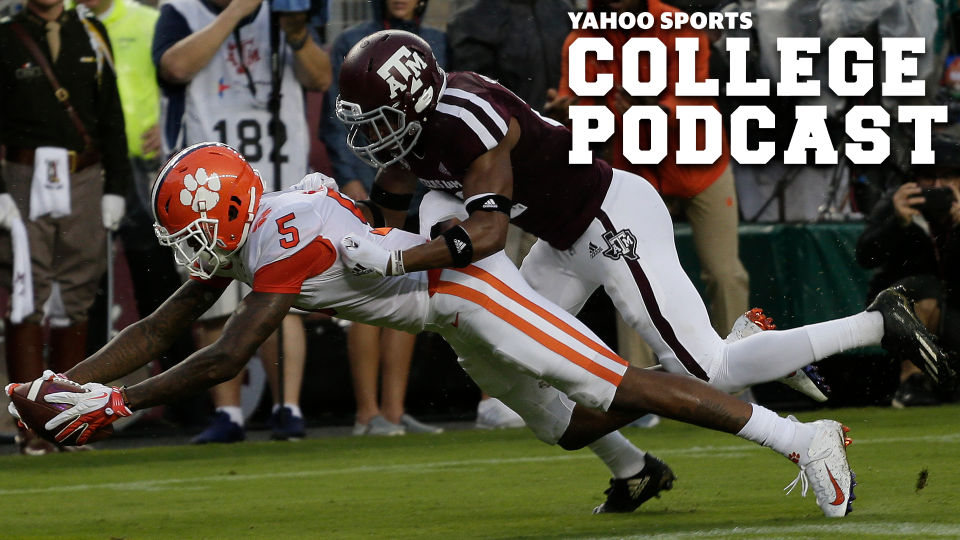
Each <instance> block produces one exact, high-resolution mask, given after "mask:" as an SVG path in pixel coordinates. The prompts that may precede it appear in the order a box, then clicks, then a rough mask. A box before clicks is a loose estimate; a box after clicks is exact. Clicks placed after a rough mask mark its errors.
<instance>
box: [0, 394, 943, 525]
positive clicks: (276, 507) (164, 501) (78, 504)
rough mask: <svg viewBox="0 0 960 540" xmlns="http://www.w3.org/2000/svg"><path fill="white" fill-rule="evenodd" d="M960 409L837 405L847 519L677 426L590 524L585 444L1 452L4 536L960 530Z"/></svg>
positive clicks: (369, 442)
mask: <svg viewBox="0 0 960 540" xmlns="http://www.w3.org/2000/svg"><path fill="white" fill-rule="evenodd" d="M958 413H960V408H958V407H956V406H951V407H940V408H929V409H912V410H905V411H896V410H891V409H842V410H835V411H829V413H828V415H829V416H831V417H833V418H835V419H837V420H840V421H842V422H844V423H845V424H847V425H848V426H850V427H851V428H852V432H851V436H852V437H853V438H854V444H853V446H851V447H850V448H849V454H850V460H851V464H852V465H853V469H854V470H855V471H856V473H857V480H858V481H859V483H860V485H859V486H858V487H857V490H856V493H857V496H858V499H857V501H856V502H855V503H854V512H853V513H852V514H851V515H850V516H848V517H847V518H844V519H833V520H828V519H826V518H824V517H823V516H822V514H821V513H820V510H819V508H818V507H817V505H816V500H815V498H814V496H813V493H812V490H811V492H810V493H809V494H808V496H807V498H806V499H803V498H801V497H800V494H799V488H798V489H797V491H795V492H794V493H793V494H792V495H790V496H788V497H787V496H784V495H783V492H782V491H781V489H782V488H783V487H784V486H786V485H787V484H788V483H789V482H790V481H791V480H793V478H794V476H795V474H796V471H797V469H796V468H795V467H794V466H793V465H792V464H791V463H789V462H788V461H786V460H785V459H784V458H782V457H780V456H778V455H776V454H774V453H773V452H772V451H770V450H766V449H762V448H760V447H757V446H755V445H753V444H751V443H747V442H744V441H742V440H740V439H737V438H735V437H732V436H729V435H723V434H718V433H713V432H709V431H706V430H703V429H699V428H694V427H689V426H685V425H682V424H679V423H676V422H670V421H665V422H664V423H663V424H661V425H660V426H659V427H657V428H655V429H652V430H643V431H641V430H637V429H630V430H628V431H627V435H628V436H629V437H631V438H632V439H633V440H634V441H636V442H637V443H638V444H640V446H641V447H643V448H646V449H649V450H651V451H652V452H653V453H654V454H656V455H657V456H659V457H661V458H663V459H664V460H666V461H667V462H669V463H670V464H671V466H672V467H673V469H674V471H675V472H676V473H677V475H678V476H679V480H678V481H677V484H676V487H675V488H674V490H673V491H671V492H669V493H667V494H666V495H665V496H664V497H663V499H660V500H653V501H651V502H649V503H647V504H646V505H644V506H643V507H641V508H640V510H639V511H637V513H635V514H629V515H603V516H593V515H590V510H591V509H592V508H593V506H595V505H596V504H598V503H600V502H601V500H602V497H603V495H602V491H603V489H604V488H605V487H606V486H605V485H606V482H607V478H608V476H607V473H606V470H605V468H604V467H603V466H602V465H601V464H600V462H599V461H598V460H597V459H595V458H593V457H592V454H590V453H589V452H586V451H580V452H574V453H568V452H563V451H562V450H560V449H558V448H553V447H549V446H546V445H544V444H542V443H540V442H538V441H537V440H536V439H534V437H533V436H532V435H531V434H530V432H529V431H527V430H509V431H499V432H484V431H464V432H455V433H445V434H442V435H408V436H406V437H399V438H390V439H375V438H328V439H318V440H305V441H302V442H300V443H256V444H253V443H248V444H240V445H232V446H216V447H167V448H155V449H142V450H130V451H119V450H117V451H98V452H91V453H84V454H67V455H64V454H60V455H50V456H44V457H20V456H9V457H3V458H0V538H2V539H4V540H12V539H27V538H29V539H39V538H51V539H58V540H64V539H68V540H73V539H99V540H111V539H121V538H122V539H128V540H133V539H207V538H211V539H213V538H216V539H221V538H222V539H247V538H250V539H260V538H263V539H279V538H336V539H354V538H364V539H401V538H416V539H444V540H459V539H508V538H511V539H513V538H516V539H519V538H527V539H533V538H549V539H568V538H569V539H610V540H613V539H620V538H657V539H661V540H667V539H670V540H673V539H687V538H749V539H758V538H765V539H769V538H790V539H799V538H803V539H811V538H828V537H834V538H836V537H838V533H839V535H842V537H843V538H844V540H851V539H857V538H883V537H886V538H925V539H926V538H960V503H958V493H960V467H958V465H957V456H958V455H960V452H958V447H960V418H958ZM817 417H818V415H816V413H811V414H804V415H801V419H802V420H814V419H816V418H817ZM924 468H926V469H927V470H928V472H929V475H928V480H927V483H926V485H925V487H923V489H921V490H919V491H918V489H917V487H918V485H917V479H918V475H919V473H920V471H921V470H922V469H924Z"/></svg>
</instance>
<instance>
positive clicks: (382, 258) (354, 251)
mask: <svg viewBox="0 0 960 540" xmlns="http://www.w3.org/2000/svg"><path fill="white" fill-rule="evenodd" d="M340 258H341V259H342V260H343V264H345V265H346V266H347V268H349V269H350V271H351V272H353V275H355V276H361V277H369V278H382V277H384V276H387V275H391V276H399V275H401V274H403V273H404V271H403V253H402V252H401V251H399V250H398V251H393V252H391V251H387V250H386V249H383V247H381V246H380V245H379V244H377V243H376V242H372V241H370V240H368V239H365V238H363V237H360V236H356V235H354V234H348V235H347V236H344V237H343V239H342V240H340ZM388 269H390V272H389V273H388V271H387V270H388Z"/></svg>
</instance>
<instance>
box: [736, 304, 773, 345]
mask: <svg viewBox="0 0 960 540" xmlns="http://www.w3.org/2000/svg"><path fill="white" fill-rule="evenodd" d="M776 329H777V325H775V324H773V319H772V318H770V317H767V316H766V315H764V314H763V308H753V309H751V310H750V311H748V312H746V313H744V314H743V315H741V316H739V317H737V320H736V321H734V322H733V328H732V329H731V330H730V334H729V335H727V339H725V340H724V341H726V342H727V343H733V342H734V341H740V340H741V339H743V338H745V337H748V336H752V335H754V334H756V333H758V332H763V331H764V330H776Z"/></svg>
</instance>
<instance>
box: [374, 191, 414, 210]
mask: <svg viewBox="0 0 960 540" xmlns="http://www.w3.org/2000/svg"><path fill="white" fill-rule="evenodd" d="M370 200H371V201H373V202H375V203H377V204H379V205H380V206H382V207H384V208H386V209H387V210H396V211H398V212H406V211H407V210H409V209H410V203H411V202H412V201H413V193H407V194H405V195H397V194H396V193H390V192H389V191H384V190H383V188H382V187H380V186H379V185H377V184H374V185H373V187H372V188H370Z"/></svg>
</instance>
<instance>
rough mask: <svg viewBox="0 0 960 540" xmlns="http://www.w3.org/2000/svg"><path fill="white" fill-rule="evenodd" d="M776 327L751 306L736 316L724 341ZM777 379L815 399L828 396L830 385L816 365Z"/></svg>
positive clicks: (761, 311) (739, 338)
mask: <svg viewBox="0 0 960 540" xmlns="http://www.w3.org/2000/svg"><path fill="white" fill-rule="evenodd" d="M776 329H777V325H775V324H773V319H772V318H770V317H767V316H766V315H764V314H763V309H761V308H753V309H751V310H750V311H748V312H746V313H744V314H743V315H741V316H740V317H739V318H737V320H736V321H735V322H734V323H733V329H732V330H730V334H729V335H728V336H727V339H725V340H724V341H726V342H727V343H733V342H734V341H739V340H741V339H743V338H745V337H748V336H752V335H753V334H756V333H758V332H763V331H764V330H776ZM777 380H778V381H780V382H782V383H783V384H785V385H787V386H789V387H790V388H793V389H794V390H796V391H797V392H800V393H801V394H805V395H807V396H809V397H810V398H812V399H814V400H816V401H820V402H824V401H826V400H827V399H828V398H829V397H830V393H831V392H830V385H828V384H827V383H826V382H825V381H824V379H823V377H822V376H820V372H818V371H817V368H816V366H813V365H809V366H805V367H802V368H800V369H798V370H796V371H794V372H793V373H791V374H789V375H787V376H785V377H780V378H779V379H777Z"/></svg>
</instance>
